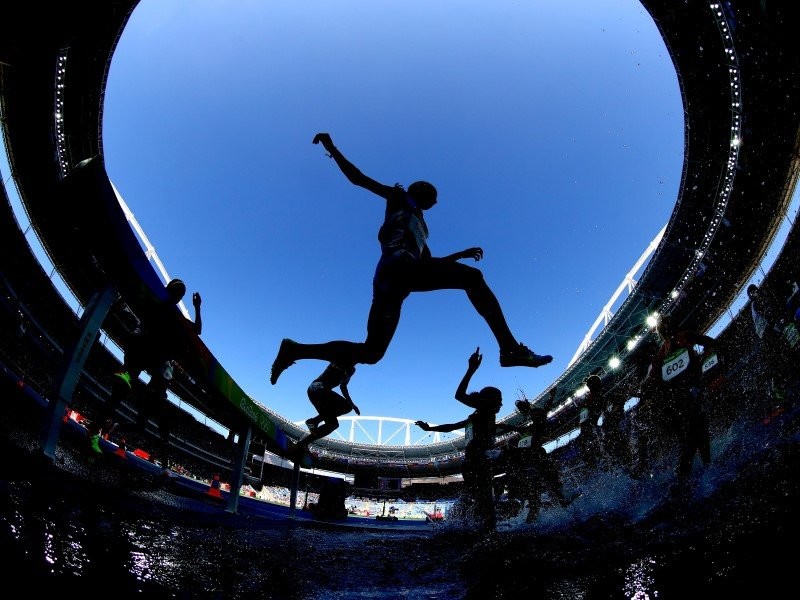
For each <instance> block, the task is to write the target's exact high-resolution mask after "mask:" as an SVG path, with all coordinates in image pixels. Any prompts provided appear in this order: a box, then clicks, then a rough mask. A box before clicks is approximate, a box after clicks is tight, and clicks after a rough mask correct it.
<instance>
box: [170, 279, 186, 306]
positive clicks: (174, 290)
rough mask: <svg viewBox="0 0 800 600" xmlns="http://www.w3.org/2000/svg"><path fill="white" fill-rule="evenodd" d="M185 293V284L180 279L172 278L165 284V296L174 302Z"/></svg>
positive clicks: (178, 300)
mask: <svg viewBox="0 0 800 600" xmlns="http://www.w3.org/2000/svg"><path fill="white" fill-rule="evenodd" d="M185 295H186V284H185V283H183V281H181V280H180V279H173V280H172V281H170V282H169V283H168V284H167V296H169V299H170V300H172V301H173V302H175V303H178V302H180V301H181V299H182V298H183V297H184V296H185Z"/></svg>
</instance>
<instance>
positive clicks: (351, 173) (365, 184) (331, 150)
mask: <svg viewBox="0 0 800 600" xmlns="http://www.w3.org/2000/svg"><path fill="white" fill-rule="evenodd" d="M313 142H314V143H315V144H322V147H323V148H325V150H326V151H327V152H328V154H329V155H330V156H331V158H332V159H333V160H334V161H336V165H337V166H338V167H339V169H340V170H341V172H342V173H344V176H345V177H347V179H348V180H349V181H350V183H352V184H354V185H357V186H359V187H362V188H364V189H366V190H369V191H370V192H372V193H373V194H377V195H378V196H381V197H382V198H388V196H389V194H390V193H391V191H392V189H394V188H393V187H392V186H389V185H384V184H382V183H380V182H378V181H375V180H374V179H372V178H371V177H367V176H366V175H364V173H362V172H361V171H360V170H359V169H358V168H357V167H356V166H355V165H354V164H353V163H351V162H350V161H349V160H347V159H346V158H345V157H344V154H342V153H341V152H339V149H338V148H337V147H336V146H334V145H333V140H332V139H331V136H330V134H327V133H318V134H317V135H315V136H314V140H313Z"/></svg>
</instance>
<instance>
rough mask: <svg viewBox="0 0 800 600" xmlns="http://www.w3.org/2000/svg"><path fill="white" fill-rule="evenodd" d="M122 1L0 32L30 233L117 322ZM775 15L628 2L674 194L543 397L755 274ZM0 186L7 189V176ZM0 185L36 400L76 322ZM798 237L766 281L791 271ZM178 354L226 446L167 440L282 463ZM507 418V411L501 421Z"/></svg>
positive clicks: (432, 455) (5, 244)
mask: <svg viewBox="0 0 800 600" xmlns="http://www.w3.org/2000/svg"><path fill="white" fill-rule="evenodd" d="M137 4H138V0H111V1H99V0H98V1H95V2H85V3H79V4H75V3H53V4H49V5H47V6H46V7H42V6H39V5H38V4H36V3H15V5H14V6H13V7H6V9H4V11H3V15H2V19H0V113H1V116H2V119H3V135H4V139H5V143H6V146H7V149H8V152H9V160H10V166H11V169H12V173H11V175H13V180H14V183H15V184H16V186H17V190H18V192H19V196H20V198H21V200H22V202H23V204H24V207H25V210H26V211H27V214H28V216H29V218H30V221H31V224H32V225H33V227H34V229H35V232H36V235H37V236H38V238H39V240H40V241H41V243H42V245H43V246H44V248H45V249H46V250H47V251H48V253H49V255H50V256H51V259H52V261H53V263H54V265H55V267H56V268H57V269H58V270H59V272H60V274H61V275H62V277H63V279H64V280H65V281H66V283H67V284H68V285H69V287H70V289H71V291H72V292H73V293H74V294H75V296H76V297H77V298H78V299H79V301H80V302H81V303H82V304H83V305H87V304H90V303H91V302H92V301H93V300H94V299H96V298H97V294H98V293H100V292H102V291H103V290H107V289H109V288H111V289H113V290H115V291H116V292H119V293H120V294H121V295H122V296H123V298H125V300H126V302H127V303H128V304H129V305H131V307H132V308H133V309H134V311H135V310H136V308H137V306H138V307H141V306H142V305H143V303H147V302H152V301H153V299H154V297H155V296H154V294H155V293H156V292H155V291H154V290H155V289H156V288H157V285H156V283H154V282H155V280H154V279H153V277H154V274H153V273H149V274H148V273H146V272H145V271H146V269H145V267H143V266H142V265H141V259H140V258H136V257H134V258H131V256H129V255H126V254H125V248H124V247H122V246H121V244H122V243H123V242H121V241H120V239H119V238H118V236H115V235H113V234H110V233H109V232H115V231H117V230H116V229H115V227H117V226H118V225H119V218H120V215H121V212H119V211H118V209H119V207H118V206H116V205H115V204H114V203H113V202H111V201H110V200H111V199H112V198H111V196H110V195H109V194H110V184H109V182H108V179H107V176H106V175H105V170H104V167H103V161H102V157H103V132H102V116H103V97H104V90H105V85H106V77H107V75H108V69H109V65H110V61H111V58H112V55H113V52H114V49H115V46H116V44H117V41H118V40H119V37H120V35H121V33H122V31H123V29H124V27H125V25H126V22H127V20H128V18H129V16H130V15H131V13H132V11H133V10H134V9H135V8H136V5H137ZM791 4H792V3H789V2H787V3H777V2H766V3H765V2H762V1H759V0H742V1H740V2H737V3H736V11H735V13H734V12H732V11H728V9H727V8H726V5H723V4H720V5H718V6H717V8H714V7H713V6H712V5H711V4H709V3H704V2H675V1H674V0H642V5H643V6H644V8H645V9H646V10H647V11H648V12H649V13H650V15H651V16H652V18H653V20H654V22H655V23H656V25H657V27H658V29H659V31H660V33H661V35H662V36H663V39H664V42H665V44H666V46H667V48H668V50H669V52H670V55H671V58H672V61H673V63H674V66H675V69H676V72H677V75H678V80H679V84H680V89H681V93H682V97H683V105H684V114H685V155H684V164H683V172H682V177H681V184H680V189H679V193H678V197H677V198H676V203H675V208H674V211H673V213H672V216H671V218H670V220H669V224H668V227H667V229H666V233H665V235H664V237H663V240H662V242H661V243H660V245H659V247H658V249H657V250H656V252H655V254H654V255H653V257H652V260H651V262H650V263H649V265H648V266H647V268H646V270H645V271H644V273H643V274H642V276H641V277H640V279H639V281H638V284H637V286H636V287H635V289H634V290H633V292H632V293H631V295H630V296H629V297H628V298H627V299H626V300H625V302H624V303H623V304H622V306H621V307H620V308H619V309H618V310H617V312H616V314H615V315H614V317H613V318H612V319H611V321H610V323H609V324H608V325H607V326H606V327H605V329H604V330H603V331H602V332H601V333H600V334H599V335H598V336H597V339H595V340H594V342H593V343H592V344H591V345H590V347H589V348H588V349H587V350H586V352H585V353H584V354H583V355H582V356H581V357H580V358H579V360H578V361H577V362H576V363H575V364H573V365H572V366H571V367H570V368H569V369H567V370H566V371H565V372H564V373H562V374H561V375H560V376H558V377H557V378H556V380H555V381H554V382H553V383H554V385H558V386H559V388H560V389H562V390H574V389H577V388H578V387H580V385H581V382H582V381H583V380H584V379H585V378H586V376H587V375H589V374H592V373H601V374H603V376H604V378H605V379H607V380H608V381H607V387H608V388H609V389H614V388H615V387H619V388H622V387H624V386H625V384H626V383H628V382H630V381H632V380H634V379H636V378H639V377H640V375H641V370H642V368H643V367H644V365H645V364H646V361H647V358H648V357H649V355H648V350H649V349H651V348H652V342H653V340H652V335H653V334H652V333H651V332H650V331H649V330H648V329H647V327H646V325H645V317H646V316H647V315H649V314H651V313H652V312H654V311H662V312H667V313H670V314H672V315H673V316H674V317H675V319H676V321H677V322H678V323H680V324H681V325H682V326H684V327H690V328H692V329H696V330H700V331H703V330H705V329H706V328H707V327H709V326H710V325H711V324H713V323H714V322H716V320H717V319H718V318H719V317H720V316H721V315H722V314H723V313H724V312H725V311H726V310H728V307H729V306H730V304H731V302H732V301H733V300H734V299H735V298H736V296H737V295H738V293H739V291H740V290H741V288H742V286H743V285H744V284H746V283H747V282H748V281H749V279H750V278H751V277H752V275H753V274H754V272H755V270H756V269H757V267H758V265H759V263H760V261H761V260H762V257H763V255H764V253H765V251H766V249H767V248H768V246H769V243H770V241H771V240H772V238H773V236H774V235H775V233H776V232H777V230H778V228H779V226H780V224H781V222H782V220H783V218H784V214H785V212H786V209H787V207H788V205H789V202H790V200H791V196H792V193H793V191H794V187H795V182H796V179H797V174H798V168H799V167H800V154H798V139H799V138H798V134H799V133H800V68H798V67H800V61H799V60H798V57H799V56H800V55H799V54H798V46H797V44H796V41H795V38H794V28H795V23H796V20H795V19H794V18H793V15H792V14H789V13H790V11H791V10H792V9H790V8H788V7H789V6H790V5H791ZM726 11H727V12H726ZM56 114H58V115H59V117H58V118H56ZM735 139H741V140H742V144H741V145H736V143H735V141H734V140H735ZM4 182H5V185H10V184H12V183H11V180H10V179H9V178H8V174H4ZM0 190H2V192H1V193H2V197H3V202H2V203H0V292H1V293H0V296H2V298H1V300H2V302H0V313H2V324H3V330H2V350H3V352H2V354H0V359H1V360H2V362H3V363H4V365H5V367H6V371H5V372H6V373H7V374H8V376H9V377H12V376H15V375H17V376H19V378H20V379H24V384H25V385H26V386H28V387H30V388H31V389H33V390H35V391H36V392H37V393H39V394H42V395H44V396H48V395H50V394H51V393H52V390H53V389H54V387H56V386H57V385H58V381H57V377H58V372H59V366H60V364H61V363H62V361H63V354H64V352H65V351H66V349H67V348H69V347H70V346H71V345H73V344H74V343H75V339H76V338H77V337H78V336H79V334H80V323H79V321H78V319H77V318H76V317H75V315H74V313H73V311H72V310H71V309H70V308H69V307H68V306H67V305H66V304H65V302H64V301H63V300H62V298H61V296H60V294H59V293H58V292H57V291H56V290H55V288H54V287H53V284H52V282H51V280H50V278H49V277H48V273H46V272H44V271H43V269H42V267H41V266H40V264H39V262H38V261H37V259H36V258H35V256H34V254H33V252H32V250H31V248H30V247H29V244H28V242H27V240H26V238H25V235H24V234H23V232H22V231H20V229H19V226H18V224H17V222H16V219H15V217H14V214H13V210H12V208H11V205H10V202H9V199H8V194H7V192H6V188H5V186H0ZM797 227H798V226H797V225H795V226H794V228H793V229H792V231H791V233H790V235H789V238H788V241H787V243H786V246H785V248H784V250H783V252H782V254H781V258H779V260H778V261H777V262H776V265H775V267H774V268H773V270H772V271H771V272H770V273H769V276H768V278H767V279H766V280H765V284H767V285H769V283H770V282H772V281H774V282H776V285H777V283H778V282H782V281H785V280H786V278H787V277H790V276H796V273H797V262H798V261H797V258H795V257H797V256H800V252H798V250H800V242H798V235H799V233H798V229H797ZM137 260H139V262H138V263H137V262H136V261H137ZM675 290H678V291H679V293H678V294H677V296H675V297H673V295H672V293H673V291H675ZM103 329H104V330H105V331H106V332H107V334H108V335H109V336H110V337H111V338H112V339H114V340H117V341H119V340H122V339H123V337H124V334H125V321H124V319H123V316H122V315H120V314H117V313H115V312H114V309H113V308H112V309H111V312H110V313H109V314H108V316H107V317H106V318H105V321H104V323H103ZM729 330H730V331H726V332H725V334H724V335H723V336H721V338H722V339H725V337H726V336H729V337H736V336H739V337H741V336H745V335H746V334H745V333H744V326H743V325H737V324H736V323H735V322H734V323H733V324H732V325H731V326H730V327H729ZM637 335H641V336H644V338H645V341H644V342H643V343H641V344H639V345H638V346H637V347H636V348H635V349H634V350H632V351H630V352H628V351H627V350H626V347H625V344H626V342H627V340H629V339H630V338H632V337H634V336H637ZM185 342H186V353H185V356H184V359H183V360H182V361H181V364H180V367H181V368H180V369H177V370H176V374H175V378H174V379H173V380H172V382H171V384H170V387H171V390H172V391H173V392H174V393H175V394H176V395H177V396H179V397H180V398H181V399H182V401H183V402H186V403H187V404H189V405H191V406H194V407H195V408H197V409H198V410H200V411H201V412H203V413H205V414H206V415H208V416H209V417H211V418H213V419H214V420H216V421H217V422H219V423H221V424H223V425H225V426H226V427H228V428H230V430H231V431H232V432H235V433H237V434H239V438H240V440H242V441H240V443H239V447H238V448H234V449H233V451H232V452H233V458H231V453H230V452H229V453H228V455H227V456H225V455H224V453H222V454H220V453H219V452H216V451H208V450H207V449H204V450H203V451H202V452H201V451H200V450H198V448H197V445H196V444H193V443H189V440H188V439H183V438H182V437H181V433H180V432H178V433H177V435H175V436H174V438H173V443H174V444H175V445H176V447H177V448H178V450H179V451H181V452H183V453H185V454H187V455H192V456H194V457H195V458H196V459H197V460H198V461H200V462H205V463H207V464H209V465H215V466H217V467H218V466H220V465H223V466H226V467H229V468H234V469H235V467H236V466H237V465H238V466H239V467H242V468H243V467H244V466H245V461H244V460H243V458H244V457H245V456H247V455H248V454H250V455H252V454H259V453H261V452H262V451H263V450H269V451H271V452H274V453H276V454H279V455H285V450H286V440H297V439H299V438H301V437H302V436H303V435H304V434H305V430H304V429H302V428H301V427H298V426H296V425H294V424H292V423H291V422H289V421H287V420H286V419H284V418H282V417H281V416H280V415H278V414H275V413H272V412H270V411H268V410H267V411H264V410H262V409H258V410H254V409H253V405H251V404H248V405H246V406H244V407H243V405H241V404H238V403H237V402H236V401H234V400H236V399H232V398H231V397H230V396H229V395H228V396H226V393H225V392H224V391H223V390H220V389H219V388H217V387H215V385H214V384H213V381H211V380H210V379H209V375H208V369H209V368H210V367H209V365H211V367H213V368H220V367H221V365H220V364H219V363H218V361H217V360H216V358H215V357H214V356H213V349H209V348H206V347H205V346H204V344H203V343H202V342H201V341H199V340H198V339H194V338H191V336H188V337H187V339H186V340H185ZM612 355H618V356H622V357H623V366H622V368H620V369H619V370H618V371H615V372H613V373H611V372H606V370H607V363H608V359H609V357H610V356H612ZM116 364H118V361H117V359H116V358H115V357H114V356H113V355H112V354H111V353H110V352H109V351H107V350H106V349H105V348H103V347H102V346H101V345H99V344H94V346H93V347H92V348H91V351H90V354H89V356H88V358H87V360H86V363H85V365H84V372H83V374H82V375H81V377H80V379H79V381H78V382H77V387H76V390H75V399H74V401H75V402H76V403H79V404H81V405H82V406H85V407H86V410H87V412H89V413H91V412H92V409H93V408H94V409H98V408H99V407H101V406H102V404H103V402H104V401H105V399H106V397H107V396H108V393H109V390H108V389H106V388H105V387H104V386H103V384H102V383H101V379H102V377H101V374H102V373H105V372H108V370H109V369H111V368H113V367H114V365H116ZM729 364H731V363H729ZM21 371H24V373H21ZM23 375H24V376H23ZM543 393H546V392H543ZM515 418H518V415H516V413H515V414H514V415H511V416H509V417H507V419H508V420H509V421H511V422H513V421H514V419H515ZM557 418H558V429H559V430H560V431H562V432H566V431H568V430H570V429H573V428H574V427H575V426H576V425H577V419H578V414H577V409H567V410H564V411H562V412H561V413H559V415H558V417H557ZM201 433H202V432H201ZM208 433H209V434H210V431H209V432H208ZM187 435H188V434H187ZM317 445H318V446H319V448H320V449H321V450H322V452H321V453H320V455H319V457H318V458H317V461H316V463H315V464H316V466H317V467H320V468H323V469H330V470H332V471H337V472H343V473H354V474H356V475H360V476H362V477H363V476H367V477H372V478H374V477H379V476H381V477H383V476H386V477H409V476H415V477H423V476H439V475H447V474H452V473H458V472H460V466H461V465H460V460H459V457H460V455H461V454H462V453H463V441H458V440H457V441H449V442H442V443H438V444H429V445H425V446H413V447H386V446H369V445H364V444H352V443H347V442H342V441H337V440H333V439H324V440H320V441H319V442H317ZM237 457H238V458H237ZM237 460H238V463H237ZM239 470H241V469H239Z"/></svg>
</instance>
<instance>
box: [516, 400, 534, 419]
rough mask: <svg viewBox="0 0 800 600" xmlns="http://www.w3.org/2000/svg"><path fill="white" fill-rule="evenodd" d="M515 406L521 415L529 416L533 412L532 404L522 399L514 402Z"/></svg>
mask: <svg viewBox="0 0 800 600" xmlns="http://www.w3.org/2000/svg"><path fill="white" fill-rule="evenodd" d="M514 406H516V407H517V411H518V412H519V413H520V414H523V415H527V414H528V413H529V412H530V410H531V403H530V402H528V401H527V400H524V399H522V398H520V399H519V400H516V401H515V402H514Z"/></svg>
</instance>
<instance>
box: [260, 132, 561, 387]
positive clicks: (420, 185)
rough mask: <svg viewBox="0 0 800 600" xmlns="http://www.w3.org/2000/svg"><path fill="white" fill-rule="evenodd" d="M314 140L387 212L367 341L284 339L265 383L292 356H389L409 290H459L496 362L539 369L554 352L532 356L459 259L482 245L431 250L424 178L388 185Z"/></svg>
mask: <svg viewBox="0 0 800 600" xmlns="http://www.w3.org/2000/svg"><path fill="white" fill-rule="evenodd" d="M313 143H315V144H322V146H323V147H324V148H325V150H326V151H327V152H328V154H329V156H330V157H331V158H333V160H334V161H336V164H337V166H338V167H339V169H341V171H342V173H344V176H345V177H347V179H348V180H349V181H350V182H351V183H353V184H354V185H357V186H359V187H363V188H364V189H366V190H369V191H370V192H372V193H373V194H375V195H377V196H380V197H381V198H383V199H384V200H385V201H386V214H385V217H384V221H383V225H382V226H381V228H380V231H379V232H378V241H379V242H380V244H381V258H380V260H379V261H378V266H377V268H376V269H375V276H374V278H373V283H372V289H373V294H372V307H371V308H370V312H369V318H368V320H367V338H366V340H365V341H364V342H350V341H343V340H340V341H331V342H326V343H322V344H301V343H299V342H296V341H294V340H291V339H288V338H286V339H284V340H283V341H282V342H281V345H280V349H279V350H278V355H277V356H276V357H275V361H274V362H273V363H272V371H271V373H270V382H271V383H272V384H273V385H274V384H275V383H276V382H277V381H278V378H279V377H280V375H281V373H283V371H285V370H286V369H287V368H288V367H289V366H291V365H292V364H293V363H294V362H295V361H297V360H303V359H317V360H324V361H328V362H331V363H335V364H349V365H355V364H358V363H363V364H375V363H377V362H378V361H379V360H380V359H381V358H383V355H384V354H385V353H386V349H387V348H388V347H389V343H390V342H391V340H392V337H393V336H394V333H395V330H396V329H397V324H398V322H399V321H400V311H401V309H402V306H403V301H404V300H405V299H406V298H407V297H408V295H409V294H410V293H411V292H430V291H433V290H444V289H454V290H464V291H465V292H466V293H467V297H468V298H469V300H470V302H472V305H473V306H474V307H475V310H476V311H477V312H478V314H479V315H481V317H483V319H484V320H485V321H486V323H487V325H489V328H490V329H491V330H492V333H493V334H494V336H495V338H496V339H497V344H498V346H499V347H500V366H501V367H517V366H519V367H541V366H542V365H546V364H548V363H549V362H551V361H552V360H553V357H552V356H549V355H539V354H535V353H534V352H533V351H531V350H530V349H529V348H527V347H526V346H524V345H523V344H522V343H520V342H518V341H517V340H516V338H515V337H514V335H513V334H512V333H511V330H510V329H509V327H508V325H507V323H506V319H505V316H504V315H503V311H502V309H501V308H500V303H499V302H498V301H497V298H496V297H495V295H494V293H493V292H492V290H491V289H490V288H489V286H488V285H487V284H486V281H485V280H484V278H483V273H481V271H480V270H479V269H476V268H475V267H470V266H468V265H464V264H461V263H459V262H458V261H459V260H461V259H467V258H471V259H473V260H475V261H479V260H481V259H482V258H483V249H482V248H478V247H475V248H467V249H466V250H462V251H461V252H456V253H454V254H450V255H449V256H444V257H433V256H432V255H431V251H430V249H429V248H428V244H427V239H428V227H427V225H426V224H425V217H424V214H423V213H424V211H426V210H428V209H429V208H431V207H432V206H433V205H434V204H436V188H435V187H434V186H433V185H431V184H430V183H428V182H427V181H415V182H414V183H412V184H411V185H409V186H408V190H406V189H404V188H403V187H402V186H401V185H400V184H396V185H393V186H391V185H385V184H382V183H379V182H377V181H375V180H374V179H371V178H370V177H367V176H366V175H364V174H363V173H362V172H361V171H359V170H358V169H357V168H356V167H355V166H354V165H353V164H352V163H351V162H350V161H349V160H347V159H346V158H345V157H344V155H343V154H342V153H341V152H340V151H339V149H338V148H337V147H336V146H334V144H333V140H332V139H331V136H330V135H329V134H327V133H318V134H317V135H316V136H314V140H313Z"/></svg>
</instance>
